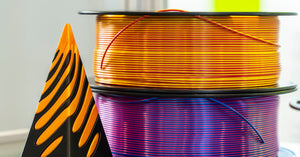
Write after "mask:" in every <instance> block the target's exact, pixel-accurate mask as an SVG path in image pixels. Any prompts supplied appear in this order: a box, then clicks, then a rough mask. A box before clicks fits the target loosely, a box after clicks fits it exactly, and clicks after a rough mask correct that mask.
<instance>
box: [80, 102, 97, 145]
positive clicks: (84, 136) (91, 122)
mask: <svg viewBox="0 0 300 157" xmlns="http://www.w3.org/2000/svg"><path fill="white" fill-rule="evenodd" d="M97 117H98V111H97V109H96V105H95V104H94V105H93V108H92V111H91V113H90V116H89V118H88V121H87V123H86V126H85V128H84V130H83V132H82V135H81V137H80V140H79V143H78V147H79V148H81V147H82V146H83V145H84V144H85V143H86V141H87V140H88V138H89V137H90V134H91V132H92V130H93V128H94V125H95V123H96V120H97Z"/></svg>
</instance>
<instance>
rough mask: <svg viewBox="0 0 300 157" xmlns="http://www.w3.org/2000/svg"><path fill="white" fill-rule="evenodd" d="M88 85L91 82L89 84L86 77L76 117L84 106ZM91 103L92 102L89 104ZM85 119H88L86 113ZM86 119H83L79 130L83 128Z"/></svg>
mask: <svg viewBox="0 0 300 157" xmlns="http://www.w3.org/2000/svg"><path fill="white" fill-rule="evenodd" d="M88 85H89V84H88V82H87V79H86V78H85V80H84V84H83V88H82V92H81V96H80V100H79V102H78V104H79V105H80V108H77V113H76V117H77V116H78V114H79V113H80V111H81V109H82V107H83V103H84V99H85V95H86V93H87V89H88ZM89 105H90V104H89ZM88 109H89V106H88ZM88 109H87V110H88ZM84 119H86V115H85V118H84ZM84 121H85V120H83V122H82V124H81V126H80V128H79V129H78V131H79V130H81V129H82V127H83V124H84Z"/></svg>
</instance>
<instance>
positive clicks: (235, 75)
mask: <svg viewBox="0 0 300 157" xmlns="http://www.w3.org/2000/svg"><path fill="white" fill-rule="evenodd" d="M145 15H146V14H145ZM278 26H279V21H278V17H277V16H246V15H234V16H233V15H232V16H229V15H228V16H194V15H188V16H184V15H178V14H176V15H174V16H172V14H169V15H164V14H162V15H149V16H148V15H146V16H143V15H98V16H97V22H96V40H97V42H96V49H95V56H94V74H95V81H96V83H97V84H98V85H117V86H132V87H147V88H148V87H150V88H168V89H235V88H256V87H262V86H270V85H276V83H277V80H278V77H279V72H280V65H279V53H278V52H277V50H278V45H277V44H276V43H277V41H278V30H279V28H278ZM124 28H125V29H124ZM103 54H105V56H104V55H103Z"/></svg>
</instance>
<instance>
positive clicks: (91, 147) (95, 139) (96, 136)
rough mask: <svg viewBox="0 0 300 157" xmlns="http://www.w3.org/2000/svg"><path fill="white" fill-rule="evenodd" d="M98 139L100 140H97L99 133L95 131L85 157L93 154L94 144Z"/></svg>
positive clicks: (96, 143)
mask: <svg viewBox="0 0 300 157" xmlns="http://www.w3.org/2000/svg"><path fill="white" fill-rule="evenodd" d="M99 141H100V140H99V133H97V134H96V135H95V136H94V139H93V141H92V143H91V145H90V148H89V150H88V153H87V155H86V156H87V157H91V156H92V155H93V154H94V152H95V150H96V146H97V145H98V143H99Z"/></svg>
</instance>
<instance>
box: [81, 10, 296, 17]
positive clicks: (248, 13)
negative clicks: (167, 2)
mask: <svg viewBox="0 0 300 157" xmlns="http://www.w3.org/2000/svg"><path fill="white" fill-rule="evenodd" d="M78 13H79V14H82V15H154V16H194V15H201V16H231V15H234V16H292V15H297V13H296V12H139V11H93V10H85V11H79V12H78Z"/></svg>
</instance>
